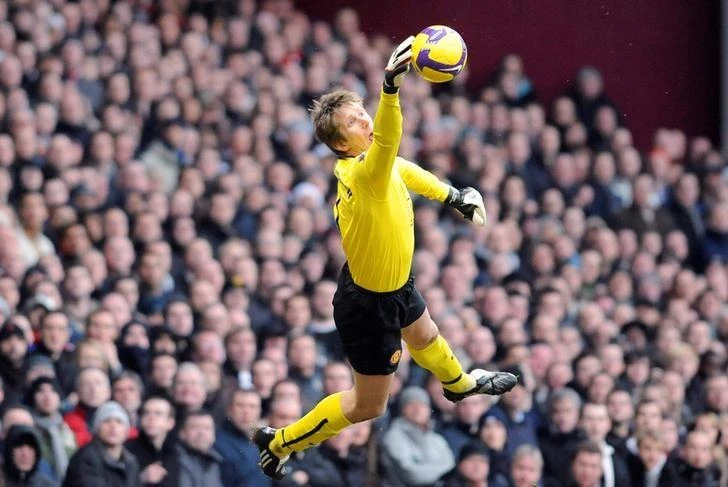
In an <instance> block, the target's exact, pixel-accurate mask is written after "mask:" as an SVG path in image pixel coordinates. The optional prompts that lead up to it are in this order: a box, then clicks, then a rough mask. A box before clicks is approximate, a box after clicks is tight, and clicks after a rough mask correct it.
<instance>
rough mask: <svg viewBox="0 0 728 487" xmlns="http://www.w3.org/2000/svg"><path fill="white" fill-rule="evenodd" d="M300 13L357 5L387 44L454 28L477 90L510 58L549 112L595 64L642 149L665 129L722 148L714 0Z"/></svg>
mask: <svg viewBox="0 0 728 487" xmlns="http://www.w3.org/2000/svg"><path fill="white" fill-rule="evenodd" d="M297 6H298V8H300V9H302V10H304V11H306V12H308V13H309V14H310V15H312V16H313V17H314V18H322V19H325V20H332V19H333V15H334V13H335V12H336V11H338V10H339V9H340V8H342V7H344V6H353V7H355V8H356V9H357V11H358V12H359V14H360V17H361V26H362V29H363V30H364V31H365V32H367V33H369V34H375V33H384V34H387V35H389V36H391V37H393V39H399V38H401V37H402V36H404V35H405V34H409V33H413V32H416V31H418V30H419V29H420V28H422V27H425V26H426V25H430V24H435V23H440V24H446V25H450V26H452V27H454V28H456V29H458V30H459V31H460V32H461V33H462V34H463V37H464V38H465V40H466V42H467V43H468V46H469V52H470V60H469V64H470V68H471V70H472V72H471V79H470V82H471V83H472V86H473V87H479V86H481V85H482V83H483V81H484V80H485V79H486V77H487V76H488V75H489V74H490V73H491V72H492V71H493V69H494V68H495V66H496V65H497V63H498V61H499V60H500V58H501V57H502V56H503V55H504V54H506V53H509V52H515V53H518V54H520V55H521V56H522V57H523V59H524V62H525V66H526V72H527V74H528V76H529V77H530V78H531V79H532V80H533V81H534V83H535V85H536V88H537V90H538V94H539V98H540V100H541V101H542V102H545V103H550V102H551V101H552V100H553V98H554V97H555V96H557V95H559V94H560V93H562V92H563V90H564V87H565V86H566V85H568V84H569V83H570V82H571V81H572V80H573V77H574V74H575V73H576V71H577V70H578V68H579V67H580V66H582V65H584V64H591V65H594V66H595V67H597V68H598V69H600V70H601V71H602V72H603V73H604V75H605V81H606V86H607V92H608V93H609V95H610V96H611V97H612V98H613V99H614V100H615V101H616V102H617V103H618V105H619V106H620V108H622V112H623V117H624V119H625V121H626V123H627V125H628V126H629V128H630V129H631V130H632V131H633V133H634V136H635V140H636V143H637V145H638V147H639V148H641V149H643V150H644V149H647V148H648V147H649V144H650V142H651V137H652V134H653V133H654V131H655V129H657V128H658V127H662V126H668V127H674V128H680V129H682V130H685V131H686V132H687V133H688V134H689V135H699V134H705V135H708V136H710V137H711V139H712V140H713V141H714V142H715V143H717V142H718V134H719V125H720V64H719V63H720V58H719V56H720V2H719V1H718V0H705V1H703V0H701V1H697V2H696V1H690V0H601V1H594V0H586V1H575V0H550V1H548V0H503V1H500V2H494V1H490V0H468V1H460V0H450V1H422V0H421V1H415V0H403V1H396V0H384V1H371V0H370V1H362V0H350V1H348V2H345V1H339V0H330V1H327V2H324V1H311V0H309V1H305V0H299V1H298V2H297Z"/></svg>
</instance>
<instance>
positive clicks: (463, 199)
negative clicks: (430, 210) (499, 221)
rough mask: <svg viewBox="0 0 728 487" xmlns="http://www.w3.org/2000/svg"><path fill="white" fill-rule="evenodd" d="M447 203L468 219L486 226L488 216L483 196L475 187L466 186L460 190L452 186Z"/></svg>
mask: <svg viewBox="0 0 728 487" xmlns="http://www.w3.org/2000/svg"><path fill="white" fill-rule="evenodd" d="M445 204H446V205H448V206H451V207H453V208H455V209H456V210H457V211H458V212H460V214H461V215H463V216H464V217H465V219H466V220H470V221H471V222H473V223H475V224H476V225H480V226H481V227H484V226H485V222H486V221H487V216H486V214H485V205H484V204H483V197H482V196H481V195H480V193H478V192H477V191H476V190H475V189H473V188H465V189H463V190H462V191H458V190H457V189H455V188H452V187H451V188H450V194H448V195H447V199H445Z"/></svg>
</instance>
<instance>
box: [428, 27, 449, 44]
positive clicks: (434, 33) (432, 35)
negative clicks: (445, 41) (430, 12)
mask: <svg viewBox="0 0 728 487" xmlns="http://www.w3.org/2000/svg"><path fill="white" fill-rule="evenodd" d="M422 32H424V33H425V34H427V39H428V42H437V41H439V40H440V39H442V38H443V37H445V34H446V32H445V29H444V28H443V27H440V28H439V29H433V28H432V27H427V28H426V29H424V30H423V31H422Z"/></svg>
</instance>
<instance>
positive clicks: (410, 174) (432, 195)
mask: <svg viewBox="0 0 728 487" xmlns="http://www.w3.org/2000/svg"><path fill="white" fill-rule="evenodd" d="M397 170H398V171H399V175H400V176H401V177H402V180H403V181H404V184H405V185H407V189H409V190H410V191H412V192H414V193H417V194H419V195H422V196H424V197H425V198H428V199H431V200H435V201H445V198H447V195H448V194H449V192H450V187H449V186H448V185H447V184H446V183H443V182H442V181H440V180H439V179H437V176H435V175H434V174H432V173H431V172H429V171H426V170H424V169H422V168H421V167H420V166H418V165H417V164H415V163H413V162H411V161H408V160H407V159H402V158H401V157H398V158H397Z"/></svg>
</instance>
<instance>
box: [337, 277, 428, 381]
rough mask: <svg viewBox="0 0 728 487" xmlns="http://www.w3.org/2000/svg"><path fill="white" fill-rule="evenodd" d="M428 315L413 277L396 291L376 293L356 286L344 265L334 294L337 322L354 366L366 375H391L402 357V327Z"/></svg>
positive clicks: (346, 352) (347, 355) (346, 350)
mask: <svg viewBox="0 0 728 487" xmlns="http://www.w3.org/2000/svg"><path fill="white" fill-rule="evenodd" d="M424 312H425V300H424V299H422V295H421V294H420V292H419V291H418V290H417V288H416V287H415V284H414V276H412V275H410V278H409V280H408V281H407V283H406V284H405V285H404V286H402V287H401V288H400V289H398V290H396V291H391V292H386V293H377V292H374V291H368V290H366V289H364V288H361V287H359V286H357V285H356V284H354V280H353V279H352V278H351V273H350V272H349V265H348V264H344V268H343V269H342V270H341V274H340V276H339V287H338V288H337V290H336V294H334V321H335V322H336V329H337V330H338V332H339V337H340V338H341V343H342V345H343V347H344V353H345V354H346V357H347V358H348V359H349V362H350V363H351V366H352V367H353V368H354V370H355V371H357V372H358V373H360V374H364V375H388V374H391V373H393V372H394V371H395V370H397V365H398V364H399V359H400V357H401V356H402V331H401V330H402V328H404V327H406V326H408V325H411V324H412V323H413V322H414V321H415V320H417V319H418V318H419V317H420V316H422V313H424Z"/></svg>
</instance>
